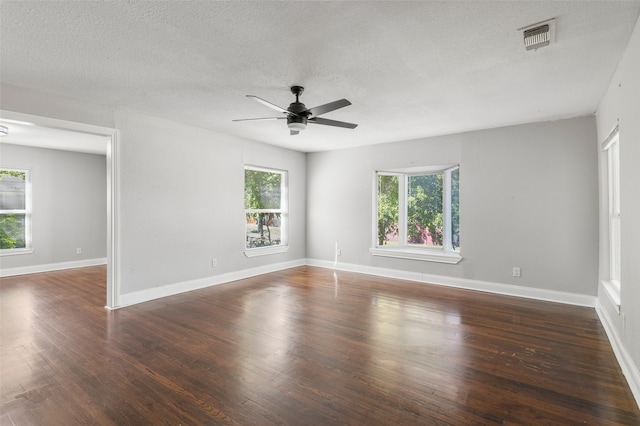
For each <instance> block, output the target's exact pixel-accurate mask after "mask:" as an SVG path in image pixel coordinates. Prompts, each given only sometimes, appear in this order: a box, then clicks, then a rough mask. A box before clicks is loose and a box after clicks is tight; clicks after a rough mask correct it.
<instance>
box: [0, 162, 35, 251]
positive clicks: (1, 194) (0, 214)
mask: <svg viewBox="0 0 640 426" xmlns="http://www.w3.org/2000/svg"><path fill="white" fill-rule="evenodd" d="M31 251H32V250H31V180H30V174H29V171H28V170H18V169H0V253H1V254H3V255H6V254H22V253H31Z"/></svg>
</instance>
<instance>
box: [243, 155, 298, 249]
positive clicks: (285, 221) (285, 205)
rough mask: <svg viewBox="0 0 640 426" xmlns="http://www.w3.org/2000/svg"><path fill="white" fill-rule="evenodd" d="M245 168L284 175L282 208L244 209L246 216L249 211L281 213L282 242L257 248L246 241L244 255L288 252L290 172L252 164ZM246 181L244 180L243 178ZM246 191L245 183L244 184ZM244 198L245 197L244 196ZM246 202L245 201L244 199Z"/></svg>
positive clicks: (281, 188)
mask: <svg viewBox="0 0 640 426" xmlns="http://www.w3.org/2000/svg"><path fill="white" fill-rule="evenodd" d="M244 170H256V171H259V172H267V173H280V174H281V175H282V180H281V181H280V203H281V208H280V209H244V212H245V217H246V214H247V213H280V214H281V216H280V220H281V226H280V232H281V234H280V241H281V244H279V245H277V246H267V247H255V248H247V246H246V242H245V243H244V244H243V246H244V249H243V250H244V255H245V256H246V257H249V258H251V257H258V256H267V255H270V254H278V253H286V252H287V251H289V235H288V234H289V172H288V171H287V170H280V169H272V168H268V167H262V166H254V165H250V164H246V165H245V166H244ZM243 183H244V180H243ZM243 191H244V185H243ZM243 198H244V197H243ZM243 202H244V201H243ZM246 232H247V231H246V223H245V224H244V226H243V229H242V235H243V241H244V240H245V238H246V235H247V234H246Z"/></svg>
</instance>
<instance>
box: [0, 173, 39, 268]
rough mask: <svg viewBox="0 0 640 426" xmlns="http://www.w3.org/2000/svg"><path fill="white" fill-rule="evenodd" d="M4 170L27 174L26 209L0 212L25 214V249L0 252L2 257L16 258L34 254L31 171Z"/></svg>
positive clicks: (25, 187)
mask: <svg viewBox="0 0 640 426" xmlns="http://www.w3.org/2000/svg"><path fill="white" fill-rule="evenodd" d="M0 169H2V170H11V171H15V172H25V173H26V176H25V185H24V192H25V194H24V196H25V208H24V210H0V213H2V214H24V215H25V219H24V234H25V235H24V240H25V241H24V242H25V246H26V247H24V248H15V249H5V250H0V257H1V256H16V255H23V254H31V253H33V245H32V236H31V215H32V212H33V205H32V199H31V197H32V191H31V169H25V168H18V167H0Z"/></svg>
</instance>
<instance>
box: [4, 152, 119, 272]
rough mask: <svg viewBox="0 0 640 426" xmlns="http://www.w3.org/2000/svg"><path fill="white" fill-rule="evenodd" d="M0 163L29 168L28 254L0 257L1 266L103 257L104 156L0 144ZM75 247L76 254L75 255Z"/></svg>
mask: <svg viewBox="0 0 640 426" xmlns="http://www.w3.org/2000/svg"><path fill="white" fill-rule="evenodd" d="M0 155H1V157H0V158H1V160H0V165H1V166H2V167H10V168H24V169H29V170H31V183H32V190H33V193H32V199H33V211H32V236H33V253H30V254H20V255H13V256H2V257H1V258H0V261H1V262H2V269H3V274H4V273H5V272H7V270H9V271H10V270H11V269H13V268H20V270H21V271H28V270H38V268H35V269H34V268H33V267H34V266H38V265H49V267H50V268H53V267H55V265H59V264H66V263H76V264H82V262H85V261H88V260H99V261H100V260H102V261H103V260H104V259H105V258H106V256H107V171H106V158H105V156H104V155H95V154H84V153H77V152H68V151H58V150H54V149H43V148H30V147H23V146H17V145H9V144H2V145H0ZM77 248H81V249H82V254H76V249H77Z"/></svg>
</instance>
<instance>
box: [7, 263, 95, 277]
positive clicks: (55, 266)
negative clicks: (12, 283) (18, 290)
mask: <svg viewBox="0 0 640 426" xmlns="http://www.w3.org/2000/svg"><path fill="white" fill-rule="evenodd" d="M106 264H107V259H106V258H100V259H84V260H74V261H73V262H59V263H46V264H43V265H32V266H21V267H19V268H7V269H4V268H3V269H1V270H0V277H1V278H4V277H13V276H16V275H27V274H39V273H41V272H52V271H62V270H64V269H75V268H85V267H87V266H96V265H106Z"/></svg>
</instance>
